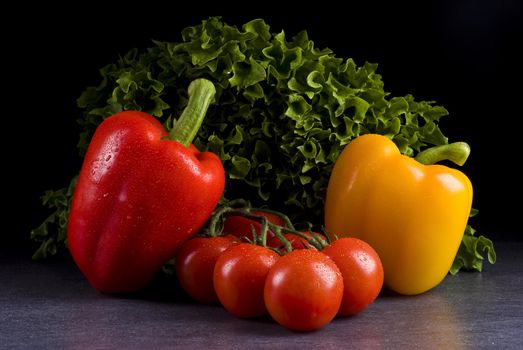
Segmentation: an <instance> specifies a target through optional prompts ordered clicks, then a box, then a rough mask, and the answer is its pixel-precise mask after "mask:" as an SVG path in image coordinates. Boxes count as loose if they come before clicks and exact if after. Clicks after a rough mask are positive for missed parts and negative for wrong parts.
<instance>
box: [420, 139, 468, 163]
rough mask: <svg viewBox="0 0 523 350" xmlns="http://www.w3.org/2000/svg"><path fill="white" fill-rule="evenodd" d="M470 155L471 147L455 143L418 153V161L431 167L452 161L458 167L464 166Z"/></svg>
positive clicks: (462, 143)
mask: <svg viewBox="0 0 523 350" xmlns="http://www.w3.org/2000/svg"><path fill="white" fill-rule="evenodd" d="M469 154H470V146H469V145H468V144H467V143H465V142H454V143H449V144H448V145H441V146H434V147H431V148H427V149H426V150H424V151H423V152H420V153H418V155H417V156H416V158H415V159H416V160H417V161H418V162H420V163H422V164H425V165H430V164H435V163H437V162H440V161H442V160H450V161H451V162H453V163H455V164H457V165H460V166H461V165H463V164H465V162H466V161H467V158H468V157H469Z"/></svg>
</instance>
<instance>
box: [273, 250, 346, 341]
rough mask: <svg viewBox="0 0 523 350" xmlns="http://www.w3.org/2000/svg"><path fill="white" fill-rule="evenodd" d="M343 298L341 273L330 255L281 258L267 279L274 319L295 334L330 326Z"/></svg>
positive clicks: (294, 254) (296, 254)
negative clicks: (295, 332) (328, 324)
mask: <svg viewBox="0 0 523 350" xmlns="http://www.w3.org/2000/svg"><path fill="white" fill-rule="evenodd" d="M342 296H343V279H342V276H341V273H340V270H339V269H338V267H337V266H336V264H335V263H334V261H332V259H330V258H329V257H328V256H327V255H325V254H323V253H321V252H318V251H316V250H310V249H300V250H294V251H292V252H291V253H288V254H287V255H284V256H282V257H281V258H280V259H279V260H278V261H277V262H276V264H274V266H273V267H272V268H271V269H270V271H269V274H268V275H267V278H266V280H265V288H264V300H265V305H266V307H267V310H268V311H269V314H270V315H271V316H272V318H273V319H274V320H275V321H276V322H278V323H279V324H281V325H282V326H284V327H287V328H289V329H292V330H296V331H312V330H316V329H319V328H321V327H323V326H325V325H326V324H327V323H329V322H330V321H331V320H332V319H333V318H334V317H335V316H336V313H337V312H338V309H339V308H340V304H341V298H342Z"/></svg>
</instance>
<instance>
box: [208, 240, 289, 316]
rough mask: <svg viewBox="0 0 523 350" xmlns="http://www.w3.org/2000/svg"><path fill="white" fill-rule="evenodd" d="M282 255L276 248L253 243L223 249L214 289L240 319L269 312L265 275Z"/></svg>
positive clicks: (215, 273) (226, 307)
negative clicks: (265, 291)
mask: <svg viewBox="0 0 523 350" xmlns="http://www.w3.org/2000/svg"><path fill="white" fill-rule="evenodd" d="M279 258H280V256H279V255H278V254H277V253H275V252H274V251H272V250H270V249H267V248H264V247H261V246H258V245H254V244H250V243H240V244H238V245H235V246H232V247H230V248H228V249H227V250H226V251H225V252H223V253H222V255H220V257H219V258H218V260H217V261H216V265H215V267H214V289H215V290H216V294H217V295H218V299H219V300H220V302H221V303H222V305H223V307H224V308H225V309H226V310H227V311H229V312H230V313H231V314H233V315H235V316H237V317H240V318H250V317H257V316H262V315H265V314H266V313H267V309H266V308H265V303H264V300H263V286H264V284H265V277H266V276H267V273H268V272H269V269H270V268H271V267H272V266H273V265H274V264H275V263H276V261H277V260H278V259H279Z"/></svg>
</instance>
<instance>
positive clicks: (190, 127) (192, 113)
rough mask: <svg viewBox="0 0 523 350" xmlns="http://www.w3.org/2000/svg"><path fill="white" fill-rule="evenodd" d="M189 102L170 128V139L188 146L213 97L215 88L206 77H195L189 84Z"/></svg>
mask: <svg viewBox="0 0 523 350" xmlns="http://www.w3.org/2000/svg"><path fill="white" fill-rule="evenodd" d="M188 94H189V102H188V103H187V107H185V109H184V110H183V112H182V115H181V116H180V118H178V120H177V121H176V124H175V125H174V126H173V128H172V129H171V132H170V134H169V136H168V137H167V138H168V139H170V140H175V141H178V142H179V143H181V144H183V145H184V146H185V147H189V145H190V144H191V142H192V141H193V139H194V138H195V137H196V134H197V133H198V130H199V129H200V126H201V125H202V122H203V119H204V118H205V113H206V112H207V109H208V108H209V105H210V104H211V102H212V101H213V99H214V95H215V94H216V89H215V87H214V85H213V83H211V82H210V81H209V80H207V79H196V80H193V81H192V82H191V84H189V89H188Z"/></svg>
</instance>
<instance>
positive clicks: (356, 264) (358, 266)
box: [323, 238, 383, 316]
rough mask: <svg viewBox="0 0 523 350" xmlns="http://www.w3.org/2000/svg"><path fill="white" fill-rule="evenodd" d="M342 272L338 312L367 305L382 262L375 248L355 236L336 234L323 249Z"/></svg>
mask: <svg viewBox="0 0 523 350" xmlns="http://www.w3.org/2000/svg"><path fill="white" fill-rule="evenodd" d="M323 253H324V254H327V255H328V256H330V257H331V258H332V260H334V262H335V263H336V265H337V266H338V268H339V269H340V271H341V274H342V276H343V284H344V288H343V300H342V302H341V307H340V311H339V312H338V315H340V316H349V315H355V314H357V313H358V312H360V311H362V310H364V309H365V308H366V307H367V306H369V305H370V304H371V303H372V302H373V301H374V299H376V297H377V296H378V294H379V292H380V290H381V287H382V286H383V266H382V265H381V260H380V257H379V256H378V254H377V253H376V251H375V250H374V249H373V248H372V247H371V246H370V245H369V244H367V243H365V242H364V241H362V240H360V239H357V238H340V239H338V240H337V241H334V242H332V243H331V244H330V245H329V246H328V247H326V248H325V249H324V250H323Z"/></svg>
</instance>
